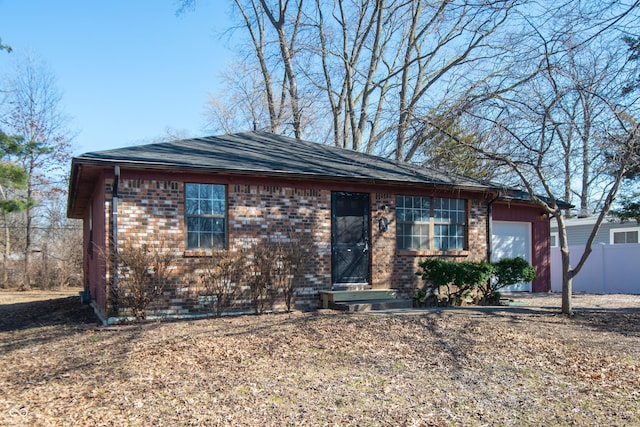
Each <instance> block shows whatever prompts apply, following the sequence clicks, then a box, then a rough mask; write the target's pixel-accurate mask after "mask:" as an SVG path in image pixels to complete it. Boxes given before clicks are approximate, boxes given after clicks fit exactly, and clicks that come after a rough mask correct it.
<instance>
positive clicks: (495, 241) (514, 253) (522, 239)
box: [491, 221, 531, 292]
mask: <svg viewBox="0 0 640 427" xmlns="http://www.w3.org/2000/svg"><path fill="white" fill-rule="evenodd" d="M491 242H492V251H493V254H492V256H491V261H500V260H501V259H502V258H515V257H522V258H524V259H526V260H527V261H529V263H531V224H530V223H528V222H510V221H493V235H492V236H491ZM501 292H531V282H527V283H518V284H516V285H512V286H507V287H506V288H503V289H501Z"/></svg>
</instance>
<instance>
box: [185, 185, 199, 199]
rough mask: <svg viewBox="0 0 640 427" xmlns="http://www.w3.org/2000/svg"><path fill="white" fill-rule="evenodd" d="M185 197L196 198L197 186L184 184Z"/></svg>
mask: <svg viewBox="0 0 640 427" xmlns="http://www.w3.org/2000/svg"><path fill="white" fill-rule="evenodd" d="M184 188H185V190H184V191H185V195H186V198H187V199H197V198H198V184H185V186H184Z"/></svg>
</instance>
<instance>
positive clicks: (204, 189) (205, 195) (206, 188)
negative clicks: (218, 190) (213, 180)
mask: <svg viewBox="0 0 640 427" xmlns="http://www.w3.org/2000/svg"><path fill="white" fill-rule="evenodd" d="M199 187H200V198H201V199H211V198H212V197H213V185H209V184H200V185H199Z"/></svg>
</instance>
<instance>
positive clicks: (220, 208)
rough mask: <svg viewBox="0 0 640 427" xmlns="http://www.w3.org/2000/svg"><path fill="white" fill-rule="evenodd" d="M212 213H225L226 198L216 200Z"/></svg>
mask: <svg viewBox="0 0 640 427" xmlns="http://www.w3.org/2000/svg"><path fill="white" fill-rule="evenodd" d="M212 213H213V214H214V215H224V200H214V201H213V208H212Z"/></svg>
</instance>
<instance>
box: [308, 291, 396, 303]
mask: <svg viewBox="0 0 640 427" xmlns="http://www.w3.org/2000/svg"><path fill="white" fill-rule="evenodd" d="M319 295H320V300H321V301H322V308H330V307H329V305H330V304H332V303H337V302H348V301H376V300H389V299H395V298H396V291H395V290H394V289H364V290H359V291H355V290H351V291H320V292H319Z"/></svg>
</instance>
